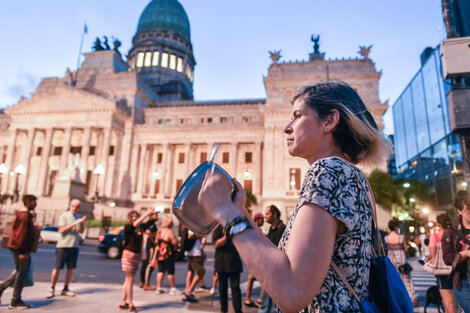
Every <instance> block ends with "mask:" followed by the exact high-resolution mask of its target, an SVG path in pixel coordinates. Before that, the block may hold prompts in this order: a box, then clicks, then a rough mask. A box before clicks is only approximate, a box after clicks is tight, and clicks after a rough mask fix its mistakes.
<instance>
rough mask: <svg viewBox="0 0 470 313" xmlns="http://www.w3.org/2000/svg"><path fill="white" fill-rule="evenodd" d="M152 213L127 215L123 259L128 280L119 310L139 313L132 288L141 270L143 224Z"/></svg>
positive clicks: (149, 210)
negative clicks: (133, 298) (135, 277)
mask: <svg viewBox="0 0 470 313" xmlns="http://www.w3.org/2000/svg"><path fill="white" fill-rule="evenodd" d="M152 213H153V208H149V209H148V210H147V212H145V214H144V215H142V216H140V215H139V213H138V212H137V211H136V210H132V211H130V212H129V213H128V214H127V224H126V226H125V227H124V245H123V250H122V257H121V265H122V271H123V272H124V273H126V278H125V279H124V284H123V285H122V300H121V304H120V305H119V308H121V309H129V312H137V310H136V308H135V306H134V303H133V302H132V286H133V285H134V276H135V274H136V273H137V270H138V269H139V263H140V252H141V249H142V235H143V229H142V227H141V224H142V222H143V221H144V219H145V218H146V217H147V216H149V215H151V214H152Z"/></svg>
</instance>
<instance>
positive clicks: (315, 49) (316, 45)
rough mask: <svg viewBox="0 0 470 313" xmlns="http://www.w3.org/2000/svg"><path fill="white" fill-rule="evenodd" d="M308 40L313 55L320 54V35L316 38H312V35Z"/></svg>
mask: <svg viewBox="0 0 470 313" xmlns="http://www.w3.org/2000/svg"><path fill="white" fill-rule="evenodd" d="M310 40H312V42H313V53H315V54H318V53H320V44H319V43H318V42H319V41H320V35H317V37H314V35H312V37H311V38H310Z"/></svg>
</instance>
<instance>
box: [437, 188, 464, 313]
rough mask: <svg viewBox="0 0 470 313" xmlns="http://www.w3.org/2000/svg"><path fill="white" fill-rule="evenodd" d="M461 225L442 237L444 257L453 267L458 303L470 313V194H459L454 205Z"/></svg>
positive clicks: (452, 228)
mask: <svg viewBox="0 0 470 313" xmlns="http://www.w3.org/2000/svg"><path fill="white" fill-rule="evenodd" d="M454 206H455V209H456V210H457V214H458V215H459V223H458V224H457V225H456V226H453V227H449V228H447V229H446V230H445V231H444V234H443V235H442V257H443V259H444V263H445V264H447V265H452V272H451V273H450V279H452V285H453V286H454V294H455V298H456V299H457V303H458V304H459V305H460V307H461V308H462V309H463V310H464V312H465V313H470V284H469V279H470V270H469V266H470V261H469V259H470V194H469V193H468V191H466V190H461V191H459V192H458V194H457V197H456V199H455V203H454Z"/></svg>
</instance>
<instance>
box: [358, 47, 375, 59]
mask: <svg viewBox="0 0 470 313" xmlns="http://www.w3.org/2000/svg"><path fill="white" fill-rule="evenodd" d="M372 46H373V45H370V46H369V47H366V46H359V51H358V53H359V54H360V55H361V56H362V58H363V59H369V53H370V49H371V48H372Z"/></svg>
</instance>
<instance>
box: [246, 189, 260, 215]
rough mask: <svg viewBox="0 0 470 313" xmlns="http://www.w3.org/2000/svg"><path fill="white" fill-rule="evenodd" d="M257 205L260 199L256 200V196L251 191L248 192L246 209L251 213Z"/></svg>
mask: <svg viewBox="0 0 470 313" xmlns="http://www.w3.org/2000/svg"><path fill="white" fill-rule="evenodd" d="M256 204H258V199H256V196H255V195H254V194H253V193H252V192H251V191H250V190H246V202H245V208H246V209H247V210H248V211H249V212H250V213H251V210H250V207H251V206H252V205H256Z"/></svg>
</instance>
